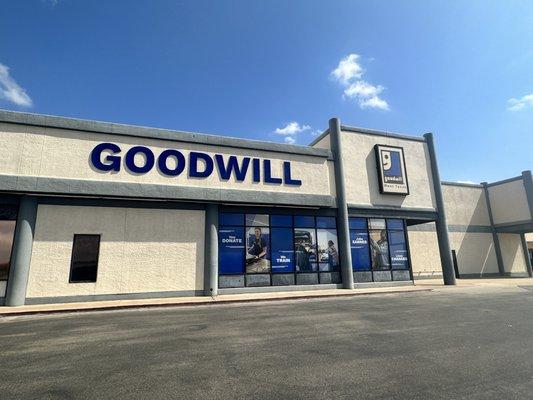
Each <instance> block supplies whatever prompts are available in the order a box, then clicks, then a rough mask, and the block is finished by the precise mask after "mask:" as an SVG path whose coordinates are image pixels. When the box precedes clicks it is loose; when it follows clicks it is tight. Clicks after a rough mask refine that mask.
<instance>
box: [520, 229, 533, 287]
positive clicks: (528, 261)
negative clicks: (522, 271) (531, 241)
mask: <svg viewBox="0 0 533 400" xmlns="http://www.w3.org/2000/svg"><path fill="white" fill-rule="evenodd" d="M520 240H521V241H522V250H523V251H524V259H525V261H526V270H527V274H528V275H529V277H530V278H531V277H533V270H532V268H531V258H529V250H528V248H527V241H526V235H525V234H524V233H521V234H520Z"/></svg>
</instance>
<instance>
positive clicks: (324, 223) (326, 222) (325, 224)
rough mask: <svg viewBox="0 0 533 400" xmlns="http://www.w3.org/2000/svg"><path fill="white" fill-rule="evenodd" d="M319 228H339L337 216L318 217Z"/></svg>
mask: <svg viewBox="0 0 533 400" xmlns="http://www.w3.org/2000/svg"><path fill="white" fill-rule="evenodd" d="M316 227H317V228H329V229H337V222H336V221H335V217H316Z"/></svg>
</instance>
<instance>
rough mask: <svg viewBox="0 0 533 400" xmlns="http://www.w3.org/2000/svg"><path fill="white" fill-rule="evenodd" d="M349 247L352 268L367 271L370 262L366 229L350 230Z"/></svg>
mask: <svg viewBox="0 0 533 400" xmlns="http://www.w3.org/2000/svg"><path fill="white" fill-rule="evenodd" d="M365 225H366V224H365ZM350 248H351V252H352V268H353V269H354V270H356V271H369V270H370V267H371V262H370V247H369V245H368V232H367V231H366V230H364V231H363V230H351V231H350Z"/></svg>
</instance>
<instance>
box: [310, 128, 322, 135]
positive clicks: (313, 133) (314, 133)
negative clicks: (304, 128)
mask: <svg viewBox="0 0 533 400" xmlns="http://www.w3.org/2000/svg"><path fill="white" fill-rule="evenodd" d="M322 132H323V131H322V130H320V129H315V130H314V131H313V132H311V136H320V135H321V134H322Z"/></svg>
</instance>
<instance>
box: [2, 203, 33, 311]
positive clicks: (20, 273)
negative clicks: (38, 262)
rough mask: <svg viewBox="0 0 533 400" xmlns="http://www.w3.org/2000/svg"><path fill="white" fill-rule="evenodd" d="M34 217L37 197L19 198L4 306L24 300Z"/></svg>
mask: <svg viewBox="0 0 533 400" xmlns="http://www.w3.org/2000/svg"><path fill="white" fill-rule="evenodd" d="M36 218H37V198H35V197H31V196H23V197H22V198H21V199H20V207H19V213H18V217H17V226H16V228H15V236H14V238H13V249H12V251H11V265H10V267H9V278H8V281H7V290H6V298H5V305H6V306H22V305H24V303H25V301H26V288H27V286H28V277H29V275H30V260H31V250H32V247H33V236H34V232H35V220H36Z"/></svg>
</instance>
